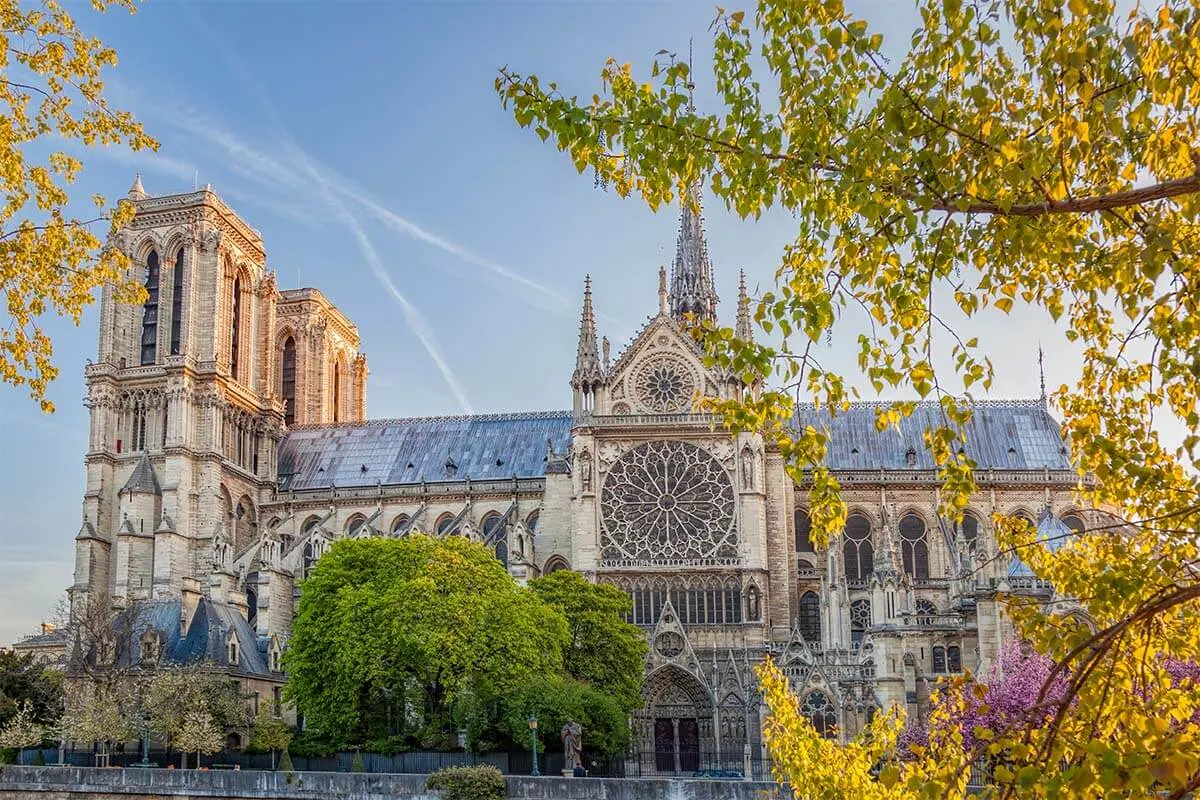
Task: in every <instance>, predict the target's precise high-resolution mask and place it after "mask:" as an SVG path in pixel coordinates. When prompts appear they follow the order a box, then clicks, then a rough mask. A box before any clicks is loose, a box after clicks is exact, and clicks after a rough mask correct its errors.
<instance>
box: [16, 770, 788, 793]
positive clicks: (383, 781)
mask: <svg viewBox="0 0 1200 800" xmlns="http://www.w3.org/2000/svg"><path fill="white" fill-rule="evenodd" d="M425 777H426V776H424V775H378V774H350V773H338V772H297V773H292V774H291V775H286V774H284V773H282V772H259V771H251V770H242V771H224V770H213V771H206V772H197V771H195V770H164V769H150V770H141V769H97V768H92V767H4V769H3V772H0V800H17V798H22V800H25V799H26V798H28V799H29V800H130V799H131V798H146V799H148V798H151V797H154V798H180V800H191V798H220V799H221V800H240V799H241V798H255V799H256V800H276V799H277V798H278V799H279V800H285V799H286V800H291V799H292V798H314V800H315V798H321V799H322V800H391V799H392V798H409V799H410V800H436V798H437V797H438V795H437V793H434V792H429V791H428V790H427V789H426V788H425ZM506 780H507V781H508V796H509V797H511V798H519V799H520V800H781V798H782V797H783V794H782V793H781V792H780V791H779V789H778V787H776V785H775V784H773V783H751V782H747V781H701V780H672V779H665V778H630V779H624V778H554V777H544V778H531V777H528V776H516V775H510V776H508V777H507V778H506Z"/></svg>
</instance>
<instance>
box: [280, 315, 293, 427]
mask: <svg viewBox="0 0 1200 800" xmlns="http://www.w3.org/2000/svg"><path fill="white" fill-rule="evenodd" d="M280 374H281V381H280V384H281V385H280V395H281V396H282V397H283V421H284V422H285V423H287V426H288V427H289V428H290V427H292V426H293V425H295V424H296V340H295V339H293V338H292V337H291V336H289V337H287V338H286V339H284V340H283V355H282V358H281V359H280Z"/></svg>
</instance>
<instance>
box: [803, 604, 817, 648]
mask: <svg viewBox="0 0 1200 800" xmlns="http://www.w3.org/2000/svg"><path fill="white" fill-rule="evenodd" d="M800 635H801V636H802V637H804V641H806V642H808V643H809V644H814V645H817V646H820V644H821V598H820V597H818V596H817V593H816V592H805V593H804V594H803V595H802V596H801V597H800Z"/></svg>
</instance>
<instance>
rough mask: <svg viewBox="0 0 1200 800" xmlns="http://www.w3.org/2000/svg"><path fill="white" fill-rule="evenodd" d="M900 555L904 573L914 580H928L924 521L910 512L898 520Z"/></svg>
mask: <svg viewBox="0 0 1200 800" xmlns="http://www.w3.org/2000/svg"><path fill="white" fill-rule="evenodd" d="M900 555H901V558H902V559H903V561H904V571H905V572H906V573H908V575H909V577H911V578H913V579H914V580H919V581H923V580H929V544H928V542H927V541H926V538H925V520H923V519H921V518H920V517H919V516H917V515H916V514H913V513H911V512H909V513H907V514H905V515H904V516H903V517H902V518H901V519H900Z"/></svg>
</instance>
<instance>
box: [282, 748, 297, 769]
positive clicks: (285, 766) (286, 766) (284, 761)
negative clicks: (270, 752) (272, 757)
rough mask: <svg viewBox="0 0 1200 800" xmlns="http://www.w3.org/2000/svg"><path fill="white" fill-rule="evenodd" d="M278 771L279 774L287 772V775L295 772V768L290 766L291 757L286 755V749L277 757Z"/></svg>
mask: <svg viewBox="0 0 1200 800" xmlns="http://www.w3.org/2000/svg"><path fill="white" fill-rule="evenodd" d="M278 769H279V771H280V772H287V773H292V772H295V771H296V768H295V767H293V766H292V757H291V756H290V755H288V751H287V750H286V749H284V751H283V753H282V754H281V755H280V756H279V767H278Z"/></svg>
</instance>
